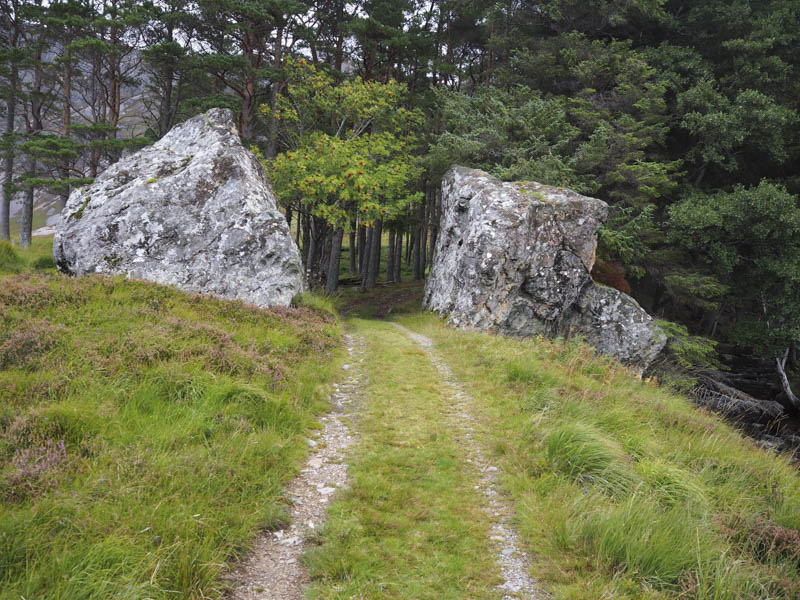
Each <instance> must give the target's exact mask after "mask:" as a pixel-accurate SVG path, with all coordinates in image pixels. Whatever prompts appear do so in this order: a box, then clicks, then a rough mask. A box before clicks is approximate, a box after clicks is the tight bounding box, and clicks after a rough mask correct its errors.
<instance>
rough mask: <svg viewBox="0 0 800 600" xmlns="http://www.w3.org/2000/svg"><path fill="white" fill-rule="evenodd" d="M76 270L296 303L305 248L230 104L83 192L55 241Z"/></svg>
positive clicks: (63, 260)
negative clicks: (298, 242) (299, 244)
mask: <svg viewBox="0 0 800 600" xmlns="http://www.w3.org/2000/svg"><path fill="white" fill-rule="evenodd" d="M53 258H54V259H55V261H56V264H57V265H58V267H59V268H60V269H61V270H62V271H64V272H66V273H70V274H73V275H83V274H87V273H109V274H124V275H127V276H128V277H133V278H138V279H146V280H149V281H154V282H156V283H161V284H166V285H171V286H174V287H177V288H180V289H182V290H186V291H192V292H203V293H210V294H214V295H217V296H220V297H222V298H229V299H241V300H244V301H245V302H248V303H252V304H256V305H258V306H270V305H284V306H285V305H288V304H289V302H290V301H291V299H292V296H294V295H295V294H298V293H300V292H302V291H303V289H304V284H303V267H302V263H301V260H300V253H299V251H298V249H297V246H296V244H295V243H294V240H292V237H291V235H290V232H289V227H288V225H287V223H286V219H285V218H284V216H283V215H282V214H281V212H280V211H279V210H278V207H277V203H276V200H275V195H274V194H273V192H272V189H271V188H270V185H269V182H268V181H267V179H266V176H265V174H264V169H263V167H262V166H261V164H259V162H258V160H257V158H256V157H255V155H254V154H253V153H252V152H250V151H249V150H247V149H246V148H244V147H243V146H242V143H241V141H240V139H239V134H238V132H237V131H236V127H235V125H234V120H233V115H232V114H231V112H230V111H229V110H226V109H212V110H210V111H208V112H207V113H205V114H202V115H198V116H196V117H193V118H191V119H189V120H188V121H186V122H185V123H183V124H181V125H178V126H177V127H175V128H174V129H173V130H172V131H170V132H169V133H168V134H167V135H165V136H164V137H163V138H162V139H161V140H159V141H158V142H156V143H155V144H153V145H152V146H149V147H147V148H144V149H143V150H140V151H139V152H136V153H135V154H133V155H131V156H128V157H126V158H123V159H122V160H120V161H119V162H117V163H115V164H114V165H112V166H111V167H109V168H108V169H107V170H106V171H105V172H104V173H102V174H101V175H100V176H99V177H98V178H97V179H96V180H95V181H94V183H92V184H91V185H90V186H88V187H85V188H83V189H79V190H76V191H74V192H73V193H72V194H71V195H70V198H69V201H68V202H67V205H66V207H65V208H64V210H63V212H62V214H61V223H60V225H59V228H58V231H57V233H56V236H55V239H54V244H53Z"/></svg>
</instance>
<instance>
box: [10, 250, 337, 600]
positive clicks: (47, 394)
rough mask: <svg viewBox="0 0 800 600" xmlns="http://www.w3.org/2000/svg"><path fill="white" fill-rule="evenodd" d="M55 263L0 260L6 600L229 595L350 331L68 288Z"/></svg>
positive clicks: (308, 319)
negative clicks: (234, 569)
mask: <svg viewBox="0 0 800 600" xmlns="http://www.w3.org/2000/svg"><path fill="white" fill-rule="evenodd" d="M47 249H48V248H47V243H45V242H44V241H42V242H37V244H36V246H35V248H34V251H33V253H31V254H29V255H26V256H24V257H22V259H20V257H19V256H18V255H17V254H16V253H14V251H12V250H11V249H10V247H9V246H8V245H3V246H0V397H1V398H2V402H0V598H3V599H6V598H8V599H11V598H14V599H18V598H20V597H25V598H65V599H67V598H68V599H70V600H71V599H77V598H131V599H133V598H137V599H138V598H145V597H149V598H175V597H180V598H203V597H205V598H207V597H214V596H219V594H220V593H221V590H222V589H223V587H224V584H223V576H224V574H225V572H226V570H227V566H226V565H228V564H230V563H231V562H232V561H235V560H236V559H237V558H239V557H241V556H242V555H243V551H244V550H245V549H246V547H247V546H248V544H249V543H250V541H251V539H252V537H253V536H254V535H255V533H256V531H257V530H258V529H259V528H263V527H275V526H279V525H280V524H281V523H282V522H283V521H284V520H285V515H286V508H285V507H286V503H285V499H284V498H283V496H282V494H283V486H284V484H285V483H286V482H287V481H288V480H289V479H290V478H291V477H292V476H293V474H294V473H295V471H296V468H297V466H298V465H299V464H300V461H301V460H302V458H303V457H304V455H305V453H306V449H307V447H308V445H307V444H306V442H305V438H306V437H307V435H308V433H309V431H310V430H311V429H312V428H313V427H315V426H316V419H315V418H314V414H315V413H319V412H321V411H324V410H325V408H326V406H327V403H326V400H325V398H326V394H325V383H326V382H327V381H328V380H329V378H330V375H331V373H332V371H333V368H334V366H335V365H336V363H337V355H336V352H337V350H336V348H337V346H338V341H339V336H340V325H339V323H338V321H337V320H336V319H335V318H334V317H333V316H332V315H331V314H329V313H326V312H324V311H322V310H318V309H315V308H312V307H310V306H306V305H300V306H298V307H295V308H287V309H273V310H259V309H257V308H255V307H251V306H247V305H244V304H242V303H238V302H227V301H221V300H217V299H214V298H210V297H204V296H198V295H194V296H193V295H187V294H183V293H181V292H177V291H175V290H172V289H169V288H166V287H161V286H157V285H152V284H147V283H143V282H136V281H127V280H124V279H121V278H106V277H90V278H79V279H73V278H69V277H66V276H62V275H59V274H56V273H55V272H53V271H52V270H48V266H52V260H49V261H48V257H47V255H46V252H47ZM37 253H38V254H39V256H38V258H37ZM32 265H35V266H37V267H39V270H36V269H33V268H32ZM14 272H17V274H14Z"/></svg>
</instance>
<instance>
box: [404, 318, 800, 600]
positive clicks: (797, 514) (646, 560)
mask: <svg viewBox="0 0 800 600" xmlns="http://www.w3.org/2000/svg"><path fill="white" fill-rule="evenodd" d="M396 319H397V320H398V321H399V322H401V323H403V324H404V325H406V326H407V327H410V328H412V329H415V330H418V331H420V332H421V333H424V334H425V335H428V336H429V337H431V338H433V339H434V340H435V341H436V343H437V349H438V351H440V352H441V353H442V355H443V356H444V358H445V359H446V360H447V361H448V363H449V364H450V365H451V367H452V368H453V370H454V372H455V373H456V375H457V376H458V377H459V378H460V379H461V380H462V382H463V384H464V386H465V387H466V388H467V389H469V390H470V391H471V394H472V395H473V400H474V402H473V407H472V408H473V410H474V411H475V413H476V414H477V415H479V419H480V421H481V423H482V428H481V439H482V441H483V444H484V446H485V447H487V448H491V449H493V452H494V455H495V460H496V461H497V464H498V465H499V466H500V467H501V469H502V471H503V472H504V474H505V476H504V485H505V487H506V489H507V491H508V492H509V493H510V494H511V495H512V497H513V500H514V505H515V508H516V511H517V525H518V527H519V530H520V531H521V534H522V536H523V539H524V541H525V543H526V544H527V546H528V548H529V549H530V550H531V551H532V552H533V553H534V555H535V556H536V557H537V561H536V563H535V565H534V575H535V576H536V577H537V578H538V579H539V580H540V581H541V582H542V583H543V584H544V585H545V587H547V588H549V589H550V590H551V591H552V592H553V593H554V595H555V597H556V598H564V599H575V600H579V599H580V600H583V599H587V598H604V597H609V598H611V597H613V598H629V599H634V598H635V599H639V598H648V599H656V598H658V599H667V598H693V599H711V598H713V599H716V600H722V599H729V598H730V599H733V598H764V599H766V598H775V599H779V598H784V599H787V600H788V599H790V598H797V597H798V596H799V595H800V574H799V573H800V571H799V570H798V569H799V567H800V533H798V531H799V530H800V478H799V477H798V474H797V471H796V469H795V467H794V466H793V465H791V464H790V463H789V461H788V459H786V458H785V457H782V456H776V455H774V454H773V453H770V452H768V451H765V450H762V449H760V448H758V447H757V446H756V445H755V444H754V443H753V442H751V441H750V440H749V439H747V438H744V437H743V436H742V435H740V434H739V433H738V432H737V431H735V430H734V429H733V428H732V427H730V426H728V425H726V424H725V423H724V422H723V421H722V420H721V419H720V418H718V417H716V416H714V415H711V414H708V413H706V412H704V411H702V410H699V409H697V408H696V407H695V406H693V405H692V404H691V403H690V402H689V401H688V400H686V399H685V398H682V397H679V396H676V395H674V394H671V393H670V392H669V391H668V390H666V389H663V388H658V387H656V386H655V385H653V384H652V383H650V382H640V381H639V380H638V379H637V378H636V377H634V376H633V375H632V374H631V373H630V372H628V371H627V370H625V369H624V368H622V367H620V366H617V365H615V364H614V363H612V361H610V360H608V359H605V358H597V357H595V356H594V353H593V352H592V351H591V350H590V349H588V348H586V347H585V346H582V345H580V344H577V343H560V342H558V343H557V342H548V341H543V340H538V339H536V340H534V339H531V340H513V339H508V338H500V337H495V336H487V335H484V334H478V333H470V332H465V331H460V330H454V329H451V328H448V327H446V326H445V325H444V324H443V322H442V321H441V320H440V319H439V318H437V317H435V316H433V315H431V314H425V313H421V312H419V311H416V312H414V311H406V312H404V313H403V312H402V311H401V314H400V315H399V316H397V317H396Z"/></svg>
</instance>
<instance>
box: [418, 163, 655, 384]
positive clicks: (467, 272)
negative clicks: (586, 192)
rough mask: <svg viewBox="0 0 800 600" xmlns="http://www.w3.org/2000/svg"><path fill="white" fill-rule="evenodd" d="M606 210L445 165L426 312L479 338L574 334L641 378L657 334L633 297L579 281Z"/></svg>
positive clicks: (597, 203)
mask: <svg viewBox="0 0 800 600" xmlns="http://www.w3.org/2000/svg"><path fill="white" fill-rule="evenodd" d="M607 213H608V206H607V205H606V203H605V202H603V201H601V200H597V199H596V198H588V197H586V196H581V195H580V194H577V193H575V192H572V191H570V190H565V189H561V188H554V187H550V186H545V185H541V184H538V183H535V182H518V183H503V182H501V181H499V180H497V179H496V178H494V177H492V176H491V175H489V174H488V173H485V172H483V171H478V170H475V169H466V168H464V167H458V166H455V167H452V168H451V169H450V170H449V171H448V172H447V174H446V175H445V177H444V179H443V181H442V220H441V223H440V228H439V231H440V233H439V237H438V239H437V244H436V251H435V254H434V259H433V264H432V266H431V271H430V275H429V276H428V279H427V282H426V285H425V299H424V304H425V306H426V308H430V309H432V310H435V311H437V312H439V313H441V314H446V315H447V316H448V318H449V320H450V322H451V323H453V324H455V325H457V326H461V327H470V328H475V329H479V330H482V331H490V332H495V333H502V334H505V335H514V336H522V337H528V336H532V335H544V336H548V337H556V336H562V337H567V336H573V335H579V336H581V337H583V338H584V339H585V340H586V341H587V343H589V344H591V345H592V346H594V347H595V348H596V349H597V350H598V351H600V352H603V353H605V354H608V355H610V356H613V357H614V358H616V359H618V360H619V361H621V362H622V363H624V364H626V365H629V366H631V367H633V368H635V369H637V370H639V372H641V371H643V370H644V369H645V368H646V367H647V365H648V364H649V363H650V362H651V361H652V360H653V358H655V356H656V355H657V354H658V353H659V352H660V351H661V349H662V348H663V346H664V343H665V341H666V336H664V335H663V333H662V332H661V330H660V329H659V328H658V327H656V326H655V324H654V323H653V319H652V318H651V317H650V316H649V315H648V314H647V313H646V312H645V311H644V310H642V308H641V307H640V306H639V305H638V304H637V303H636V301H635V300H634V299H633V298H631V297H629V296H627V295H625V294H623V293H621V292H618V291H617V290H614V289H612V288H607V287H604V286H600V285H597V284H595V283H594V282H593V281H592V278H591V276H590V275H589V272H590V271H591V269H592V265H593V264H594V258H595V249H596V246H597V229H598V227H599V226H600V224H601V223H602V222H603V221H604V220H605V219H606V216H607Z"/></svg>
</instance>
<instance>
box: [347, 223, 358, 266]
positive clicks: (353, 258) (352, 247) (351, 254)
mask: <svg viewBox="0 0 800 600" xmlns="http://www.w3.org/2000/svg"><path fill="white" fill-rule="evenodd" d="M348 236H349V242H350V249H349V250H348V252H347V254H348V255H349V256H348V258H349V259H350V274H351V275H355V274H356V272H357V269H356V232H355V228H354V227H351V228H350V233H348Z"/></svg>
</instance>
